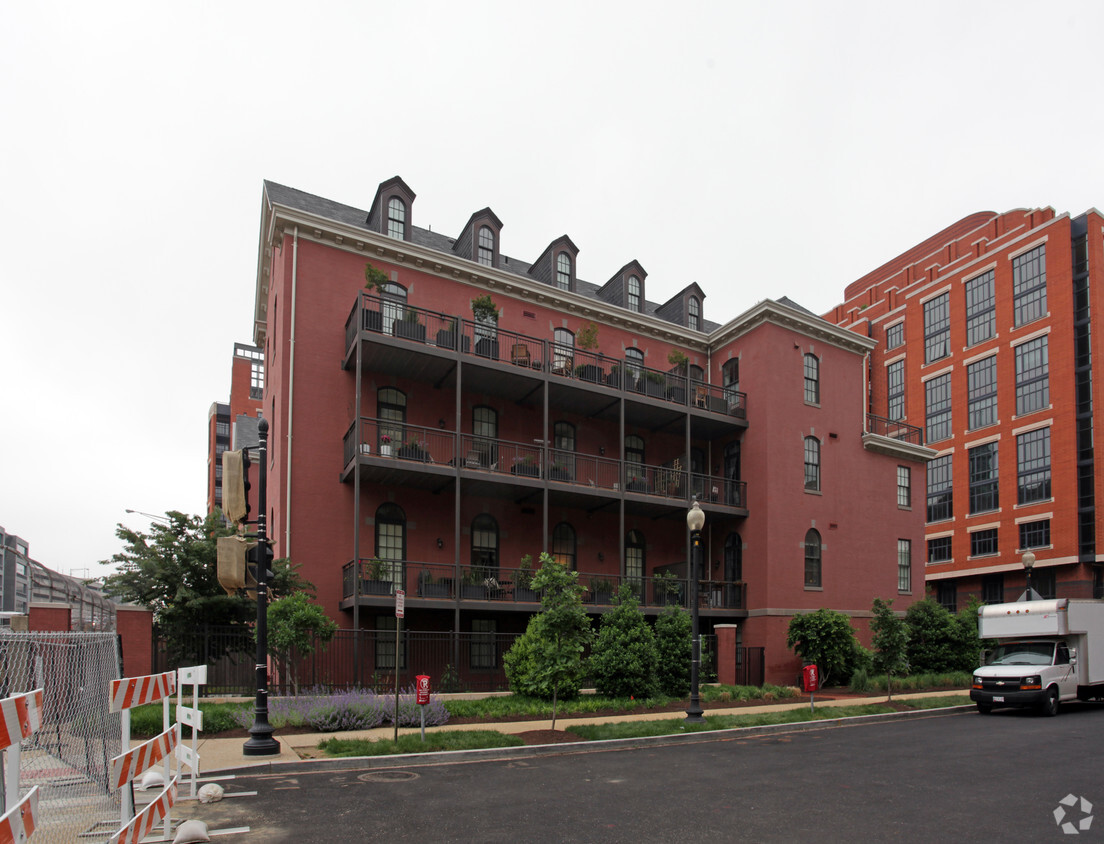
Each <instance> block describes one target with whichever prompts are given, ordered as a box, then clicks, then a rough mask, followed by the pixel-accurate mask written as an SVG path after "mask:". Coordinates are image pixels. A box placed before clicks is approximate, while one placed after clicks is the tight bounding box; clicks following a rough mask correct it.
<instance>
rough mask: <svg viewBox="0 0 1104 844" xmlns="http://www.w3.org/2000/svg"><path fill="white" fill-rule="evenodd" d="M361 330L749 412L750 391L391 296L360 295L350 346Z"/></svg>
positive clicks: (348, 328)
mask: <svg viewBox="0 0 1104 844" xmlns="http://www.w3.org/2000/svg"><path fill="white" fill-rule="evenodd" d="M358 331H368V332H371V333H375V334H384V335H388V336H392V337H397V338H399V339H402V340H408V341H410V342H414V343H423V344H426V345H429V346H435V347H436V348H438V349H446V350H448V351H452V352H459V353H460V354H462V355H470V356H472V357H478V358H484V359H486V360H494V361H500V362H502V363H507V364H511V365H513V366H518V367H522V368H525V369H531V370H534V371H537V372H543V373H549V374H552V375H556V376H558V377H561V378H567V379H572V380H575V381H580V382H585V383H589V384H595V385H598V386H601V387H604V388H606V389H612V390H614V391H617V392H625V393H632V394H636V395H641V396H646V397H648V398H653V399H656V400H658V401H663V402H667V403H670V404H676V405H681V406H683V407H690V408H693V409H696V410H705V411H709V412H711V413H720V414H724V415H726V416H733V417H737V418H740V419H744V418H746V417H747V395H746V394H745V393H741V392H740V391H738V390H734V389H732V388H729V387H717V386H714V385H712V384H706V383H704V382H702V381H698V380H696V379H692V378H689V377H688V376H687V375H686V374H685V373H682V372H679V371H677V370H674V371H668V372H664V371H662V370H658V369H650V368H648V367H645V366H635V365H632V364H630V363H628V362H627V361H625V360H622V359H619V358H611V357H606V356H605V355H603V354H601V353H597V352H591V351H588V350H586V349H578V348H575V347H573V346H564V345H561V344H559V343H556V342H555V341H553V340H544V339H540V338H537V337H530V336H527V335H525V334H518V333H517V332H514V331H508V330H506V329H502V328H499V327H498V326H497V324H492V323H484V322H477V321H473V320H466V319H464V320H462V319H460V318H459V317H456V316H452V315H450V314H443V313H439V312H437V311H431V310H428V309H426V308H418V307H414V306H410V305H407V304H406V303H405V302H403V301H401V300H398V299H391V298H388V297H386V296H375V295H372V294H369V293H363V292H362V293H361V294H360V295H359V298H358V299H357V303H356V305H354V306H353V310H352V313H351V314H350V315H349V319H348V320H347V321H346V323H345V348H346V349H349V348H351V347H352V344H353V343H354V341H355V340H356V336H357V332H358Z"/></svg>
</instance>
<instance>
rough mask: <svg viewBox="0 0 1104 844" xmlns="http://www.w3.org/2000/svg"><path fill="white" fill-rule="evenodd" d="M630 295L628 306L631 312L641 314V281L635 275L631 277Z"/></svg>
mask: <svg viewBox="0 0 1104 844" xmlns="http://www.w3.org/2000/svg"><path fill="white" fill-rule="evenodd" d="M628 294H629V295H628V301H627V302H626V305H627V306H628V308H629V310H630V311H636V312H637V313H640V279H638V278H637V277H636V276H634V275H631V276H629V290H628Z"/></svg>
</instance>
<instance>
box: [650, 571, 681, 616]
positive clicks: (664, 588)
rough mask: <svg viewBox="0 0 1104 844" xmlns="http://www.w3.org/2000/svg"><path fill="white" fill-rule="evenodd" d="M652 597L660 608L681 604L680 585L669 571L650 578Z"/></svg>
mask: <svg viewBox="0 0 1104 844" xmlns="http://www.w3.org/2000/svg"><path fill="white" fill-rule="evenodd" d="M652 595H653V597H654V599H655V602H656V603H657V604H659V605H660V606H664V607H666V606H679V605H681V604H682V584H681V583H680V582H679V579H678V578H677V577H675V576H674V575H673V574H671V572H669V571H661V572H659V573H658V574H656V576H655V577H654V578H652Z"/></svg>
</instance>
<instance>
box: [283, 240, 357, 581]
mask: <svg viewBox="0 0 1104 844" xmlns="http://www.w3.org/2000/svg"><path fill="white" fill-rule="evenodd" d="M291 242H292V249H291V333H290V337H289V341H288V345H289V347H290V348H289V350H288V414H287V453H286V456H285V459H286V460H287V473H286V474H285V476H284V484H285V486H286V492H285V500H284V549H283V551H284V554H283V555H284V556H285V557H287V556H290V554H291V444H292V419H293V416H294V412H295V288H296V286H297V284H298V281H299V227H298V226H296V227H295V233H294V234H293V235H292V241H291ZM355 568H356V567H355V566H354V572H353V574H354V576H355V575H356V571H355Z"/></svg>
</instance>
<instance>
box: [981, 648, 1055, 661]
mask: <svg viewBox="0 0 1104 844" xmlns="http://www.w3.org/2000/svg"><path fill="white" fill-rule="evenodd" d="M1053 661H1054V643H1053V642H1005V643H1004V644H1003V645H997V646H996V647H995V648H993V650H992V652H991V653H990V655H989V664H990V665H1050V664H1051V663H1052V662H1053Z"/></svg>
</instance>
